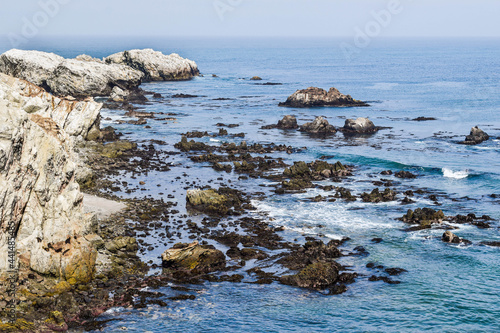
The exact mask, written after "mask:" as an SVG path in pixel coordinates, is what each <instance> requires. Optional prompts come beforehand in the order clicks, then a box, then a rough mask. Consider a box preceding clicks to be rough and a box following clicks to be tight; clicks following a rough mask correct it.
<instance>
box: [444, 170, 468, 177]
mask: <svg viewBox="0 0 500 333" xmlns="http://www.w3.org/2000/svg"><path fill="white" fill-rule="evenodd" d="M441 171H442V172H443V176H444V177H446V178H454V179H463V178H467V177H468V176H469V172H468V171H467V170H463V171H453V170H451V169H448V168H443V169H441Z"/></svg>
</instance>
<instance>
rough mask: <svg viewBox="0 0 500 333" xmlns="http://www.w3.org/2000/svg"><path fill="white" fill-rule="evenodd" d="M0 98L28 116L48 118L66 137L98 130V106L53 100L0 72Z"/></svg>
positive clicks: (89, 99)
mask: <svg viewBox="0 0 500 333" xmlns="http://www.w3.org/2000/svg"><path fill="white" fill-rule="evenodd" d="M0 98H2V99H4V100H5V101H7V102H8V103H9V104H10V106H11V107H14V108H16V109H19V110H22V111H24V112H26V113H28V114H32V115H38V116H41V117H44V118H50V119H52V120H53V121H54V122H55V124H56V125H57V126H58V128H60V129H63V130H64V131H65V132H66V133H67V134H69V135H71V136H74V137H80V138H83V139H86V138H87V137H88V136H89V134H90V133H92V132H94V131H99V126H100V110H101V107H102V104H101V103H97V102H95V101H94V100H93V99H92V98H88V99H85V100H81V101H76V100H74V99H64V98H59V97H55V96H53V95H52V94H50V93H48V92H46V91H45V90H44V89H43V88H40V87H38V86H36V85H34V84H32V83H30V82H28V81H25V80H21V79H17V78H14V77H12V76H8V75H5V74H1V73H0Z"/></svg>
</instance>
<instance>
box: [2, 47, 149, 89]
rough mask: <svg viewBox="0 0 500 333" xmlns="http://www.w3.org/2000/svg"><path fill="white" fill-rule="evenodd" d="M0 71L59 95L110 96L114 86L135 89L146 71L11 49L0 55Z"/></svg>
mask: <svg viewBox="0 0 500 333" xmlns="http://www.w3.org/2000/svg"><path fill="white" fill-rule="evenodd" d="M0 72H2V73H4V74H7V75H11V76H14V77H17V78H20V79H24V80H27V81H29V82H31V83H33V84H35V85H38V86H41V87H42V88H44V89H45V90H47V91H48V92H50V93H52V94H54V95H56V96H72V97H75V98H85V97H88V96H108V95H109V94H110V93H111V91H112V90H113V88H114V87H115V86H118V87H120V88H121V89H133V88H136V87H137V86H139V84H140V83H141V80H142V78H143V77H144V74H143V73H142V72H140V71H137V70H134V69H132V68H130V67H128V66H124V65H119V64H111V65H109V64H103V63H99V62H96V61H86V60H77V59H64V58H63V57H61V56H58V55H56V54H53V53H45V52H40V51H21V50H16V49H12V50H10V51H7V52H5V53H4V54H2V55H0Z"/></svg>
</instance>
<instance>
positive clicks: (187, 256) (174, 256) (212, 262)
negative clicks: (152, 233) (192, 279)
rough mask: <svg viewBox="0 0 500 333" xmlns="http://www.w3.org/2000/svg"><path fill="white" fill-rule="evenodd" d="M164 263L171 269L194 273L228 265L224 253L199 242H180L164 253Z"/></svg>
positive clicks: (219, 268) (215, 269) (207, 271)
mask: <svg viewBox="0 0 500 333" xmlns="http://www.w3.org/2000/svg"><path fill="white" fill-rule="evenodd" d="M162 265H163V267H164V268H166V269H170V270H185V271H189V272H190V273H193V274H201V273H209V272H213V271H217V270H221V269H224V268H225V267H226V257H225V256H224V253H222V252H221V251H219V250H216V249H215V248H213V247H210V246H202V245H200V244H198V242H194V243H191V244H183V243H179V244H176V245H174V247H173V248H171V249H168V250H166V251H165V252H164V253H163V254H162Z"/></svg>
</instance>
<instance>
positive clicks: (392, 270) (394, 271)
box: [385, 267, 408, 276]
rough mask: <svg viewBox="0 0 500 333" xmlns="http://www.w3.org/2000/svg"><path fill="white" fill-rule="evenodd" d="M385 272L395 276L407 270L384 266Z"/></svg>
mask: <svg viewBox="0 0 500 333" xmlns="http://www.w3.org/2000/svg"><path fill="white" fill-rule="evenodd" d="M385 272H386V273H387V274H389V275H392V276H395V275H400V274H402V273H405V272H408V271H407V270H406V269H404V268H397V267H393V268H386V269H385Z"/></svg>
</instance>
